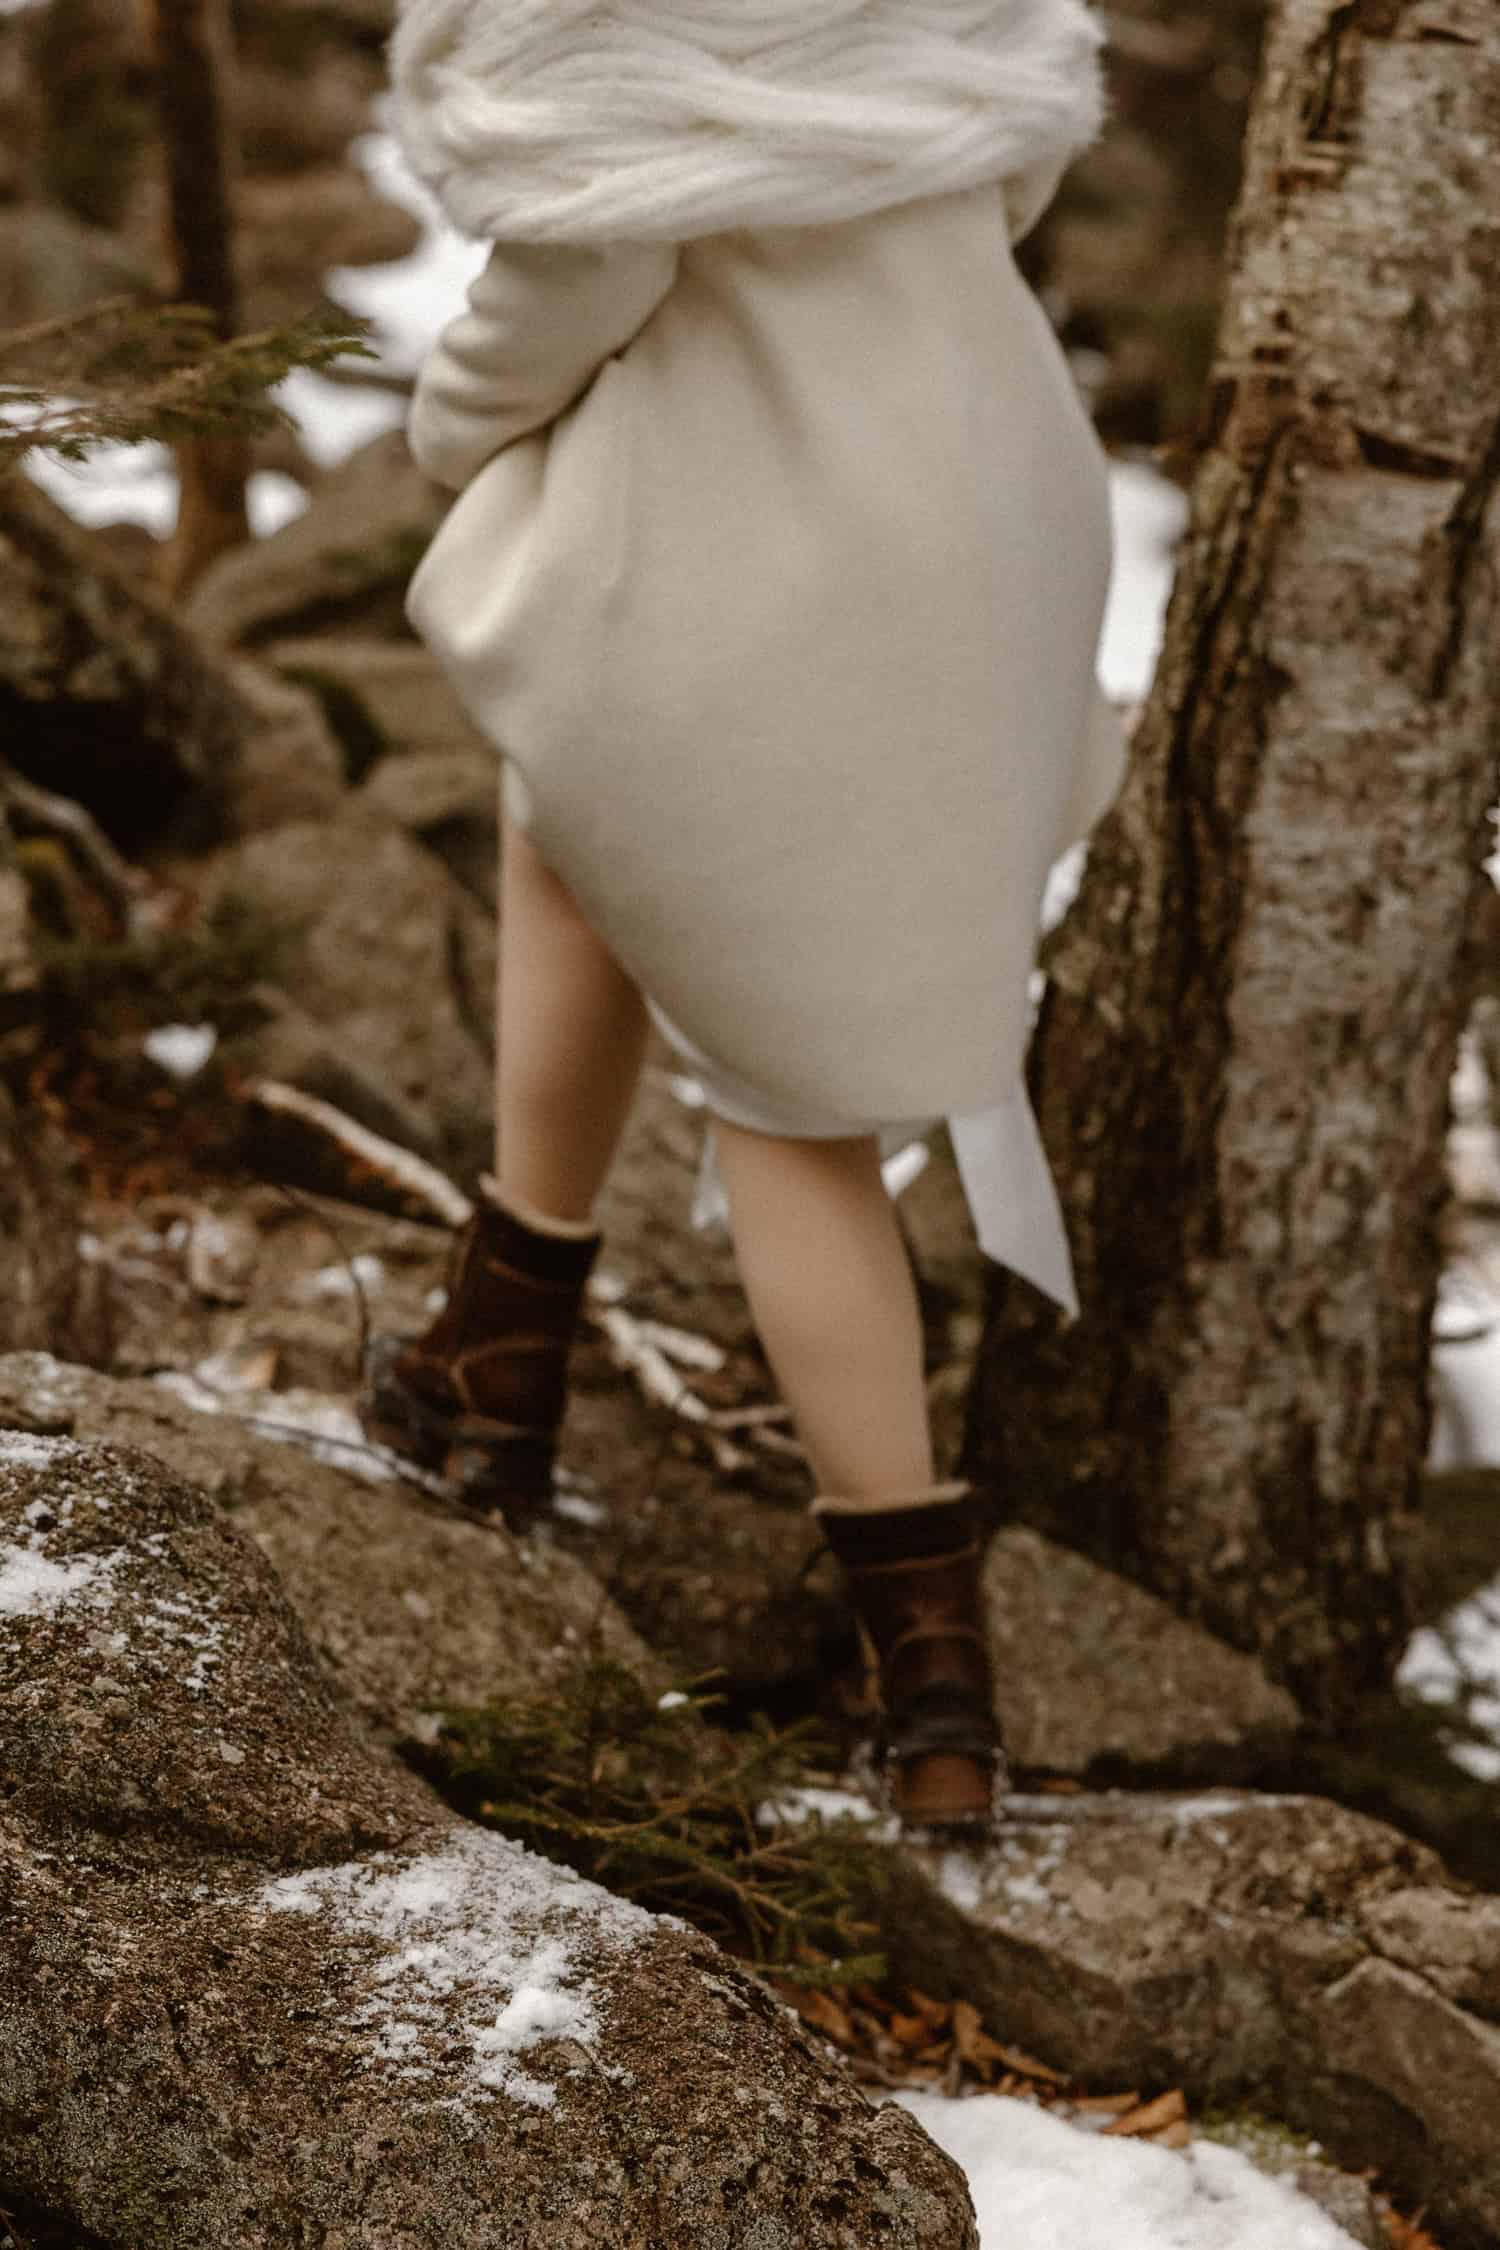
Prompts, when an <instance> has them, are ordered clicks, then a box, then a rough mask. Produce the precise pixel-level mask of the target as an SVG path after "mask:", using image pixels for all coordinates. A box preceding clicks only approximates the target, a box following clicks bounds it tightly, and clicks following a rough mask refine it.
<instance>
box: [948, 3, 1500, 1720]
mask: <svg viewBox="0 0 1500 2250" xmlns="http://www.w3.org/2000/svg"><path fill="white" fill-rule="evenodd" d="M1246 153H1247V163H1246V185H1245V192H1244V196H1243V198H1242V201H1241V205H1240V207H1239V210H1238V213H1237V216H1236V222H1235V226H1234V230H1233V238H1232V247H1231V283H1230V291H1229V305H1228V310H1227V313H1226V318H1225V325H1224V330H1223V333H1222V335H1221V339H1220V347H1219V355H1218V362H1217V368H1216V377H1215V384H1214V391H1213V412H1212V417H1211V428H1210V430H1209V431H1208V432H1207V433H1206V443H1205V449H1204V452H1203V456H1202V459H1201V463H1200V467H1199V470H1198V474H1197V478H1196V484H1195V489H1194V494H1193V507H1192V515H1191V521H1190V526H1189V531H1188V535H1187V541H1186V546H1185V550H1184V553H1183V556H1182V562H1181V568H1180V571H1179V576H1178V583H1177V587H1176V591H1175V594H1174V598H1173V602H1172V607H1171V612H1170V615H1169V619H1168V625H1167V638H1166V646H1165V649H1164V653H1163V656H1162V661H1161V665H1160V670H1159V673H1158V677H1157V681H1156V685H1155V689H1154V692H1153V694H1152V697H1151V699H1150V702H1149V704H1148V706H1147V709H1146V711H1145V713H1144V715H1143V718H1142V720H1141V723H1140V725H1139V727H1138V730H1137V733H1136V737H1135V741H1134V744H1133V746H1132V757H1131V764H1130V771H1129V774H1128V777H1127V780H1126V784H1125V787H1124V789H1123V791H1122V794H1121V797H1120V800H1119V802H1118V804H1117V806H1116V808H1115V809H1114V811H1113V812H1112V813H1111V815H1110V816H1109V817H1108V819H1107V820H1106V821H1105V823H1104V824H1103V825H1102V827H1101V829H1100V830H1099V832H1098V834H1097V836H1096V839H1095V843H1094V846H1093V849H1092V853H1091V858H1090V864H1089V868H1088V871H1087V875H1086V878H1085V882H1084V886H1083V889H1082V892H1081V894H1080V898H1079V900H1078V903H1077V905H1076V907H1075V910H1074V912H1073V913H1072V915H1071V916H1070V918H1069V920H1068V922H1067V923H1066V925H1065V927H1064V929H1063V930H1062V932H1061V933H1059V939H1058V942H1057V943H1056V945H1055V947H1054V950H1053V954H1052V958H1051V960H1050V963H1049V967H1050V970H1051V979H1050V983H1049V986H1048V990H1047V994H1046V997H1045V1001H1044V1004H1043V1008H1042V1012H1041V1018H1040V1021H1039V1025H1038V1030H1037V1036H1036V1040H1035V1044H1034V1048H1033V1055H1032V1084H1033V1090H1034V1093H1035V1095H1036V1097H1037V1100H1038V1105H1039V1111H1040V1115H1041V1120H1042V1127H1043V1132H1044V1135H1045V1138H1046V1140H1047V1143H1048V1146H1049V1149H1050V1151H1051V1154H1052V1157H1053V1160H1054V1163H1055V1165H1056V1168H1057V1173H1058V1177H1059V1184H1060V1188H1061V1192H1062V1195H1063V1198H1064V1202H1065V1206H1066V1208H1067V1211H1068V1216H1069V1223H1070V1228H1071V1232H1072V1236H1073V1241H1074V1247H1075V1252H1076V1257H1077V1264H1078V1272H1079V1279H1080V1284H1081V1293H1082V1298H1083V1302H1084V1305H1085V1308H1086V1311H1085V1315H1084V1318H1083V1320H1082V1322H1081V1323H1080V1324H1079V1325H1078V1326H1077V1327H1076V1328H1075V1329H1074V1331H1073V1332H1072V1333H1071V1334H1069V1335H1066V1336H1064V1335H1061V1334H1060V1333H1059V1331H1058V1328H1057V1325H1056V1323H1055V1322H1054V1320H1053V1319H1052V1318H1051V1316H1050V1315H1049V1314H1048V1313H1047V1312H1045V1311H1044V1310H1042V1309H1041V1308H1039V1306H1038V1303H1037V1300H1036V1299H1035V1298H1034V1297H1033V1296H1031V1295H1030V1294H1029V1293H1027V1292H1025V1291H1023V1290H1022V1289H1021V1287H1020V1286H1019V1285H1014V1286H1010V1287H1007V1286H1006V1285H1005V1284H1004V1283H1003V1281H1000V1280H997V1283H996V1295H995V1300H994V1302H993V1304H992V1308H991V1317H990V1321H989V1324H988V1331H987V1337H986V1342H985V1347H984V1350H983V1352H982V1354H981V1361H980V1367H979V1373H978V1378H977V1382H976V1387H975V1392H974V1395H973V1399H972V1402H971V1417H970V1433H969V1446H968V1458H969V1461H970V1464H971V1466H973V1467H976V1468H977V1469H979V1470H980V1471H981V1473H983V1474H984V1475H986V1476H987V1477H988V1478H989V1479H990V1480H991V1481H992V1483H993V1485H994V1487H995V1489H996V1490H997V1492H998V1494H999V1495H1000V1498H1001V1505H1002V1506H1003V1507H1004V1509H1005V1510H1006V1512H1007V1513H1009V1514H1012V1515H1019V1516H1023V1517H1025V1518H1026V1519H1027V1520H1029V1521H1031V1522H1032V1523H1034V1524H1035V1525H1036V1526H1037V1527H1038V1528H1040V1529H1042V1530H1045V1531H1048V1532H1051V1533H1053V1534H1054V1535H1055V1536H1059V1537H1061V1538H1063V1539H1065V1540H1068V1541H1071V1542H1072V1543H1074V1544H1076V1545H1079V1546H1081V1547H1083V1548H1085V1549H1087V1550H1088V1551H1090V1552H1092V1553H1093V1554H1095V1555H1096V1556H1097V1557H1098V1558H1099V1559H1100V1560H1103V1561H1105V1562H1107V1563H1109V1564H1111V1565H1112V1566H1113V1567H1115V1568H1117V1569H1121V1570H1123V1571H1125V1572H1127V1573H1129V1574H1133V1575H1135V1576H1137V1577H1139V1578H1141V1579H1142V1580H1143V1581H1145V1582H1146V1583H1147V1584H1149V1585H1150V1586H1152V1587H1153V1588H1154V1589H1155V1590H1157V1591H1158V1592H1160V1593H1162V1594H1163V1595H1165V1596H1166V1597H1167V1598H1168V1599H1169V1600H1170V1601H1172V1602H1173V1603H1174V1605H1175V1606H1177V1607H1178V1608H1179V1609H1181V1610H1182V1611H1184V1612H1185V1613H1187V1614H1189V1615H1192V1616H1195V1617H1198V1618H1200V1619H1202V1620H1203V1621H1205V1622H1207V1623H1208V1624H1210V1625H1211V1626H1212V1627H1213V1628H1214V1629H1215V1630H1216V1631H1218V1632H1219V1633H1221V1634H1222V1635H1223V1636H1224V1637H1225V1638H1227V1639H1229V1640H1231V1641H1233V1642H1235V1643H1237V1644H1238V1645H1239V1646H1241V1647H1245V1648H1249V1649H1254V1650H1257V1651H1259V1652H1260V1653H1261V1654H1262V1655H1263V1656H1264V1658H1265V1660H1266V1661H1267V1662H1268V1664H1269V1665H1270V1667H1271V1669H1272V1670H1273V1671H1274V1672H1275V1673H1276V1674H1278V1675H1279V1676H1280V1677H1281V1678H1282V1679H1283V1680H1284V1681H1286V1682H1287V1683H1288V1684H1289V1685H1290V1686H1291V1687H1292V1688H1293V1689H1294V1691H1295V1692H1297V1693H1298V1694H1299V1695H1300V1696H1301V1697H1302V1698H1303V1700H1304V1702H1305V1703H1306V1705H1307V1706H1308V1707H1309V1708H1310V1709H1312V1710H1314V1711H1316V1712H1318V1713H1321V1714H1322V1715H1324V1716H1325V1717H1326V1716H1329V1715H1331V1714H1333V1713H1336V1712H1337V1711H1339V1710H1340V1709H1342V1708H1343V1707H1344V1705H1345V1703H1346V1701H1347V1700H1348V1698H1349V1697H1350V1696H1351V1695H1352V1694H1354V1693H1355V1692H1356V1691H1358V1690H1359V1689H1360V1688H1361V1687H1362V1686H1364V1685H1366V1684H1369V1683H1371V1682H1375V1681H1378V1680H1379V1679H1380V1678H1381V1677H1382V1675H1383V1674H1385V1673H1386V1672H1387V1671H1388V1669H1389V1666H1390V1664H1391V1662H1392V1660H1393V1658H1394V1655H1395V1653H1396V1651H1397V1650H1398V1648H1399V1647H1400V1645H1401V1642H1402V1639H1403V1635H1404V1628H1405V1615H1404V1601H1403V1595H1402V1584H1401V1581H1402V1569H1401V1556H1402V1551H1403V1548H1404V1546H1405V1543H1406V1536H1407V1534H1408V1532H1409V1530H1410V1517H1411V1511H1412V1508H1413V1505H1414V1495H1415V1484H1416V1475H1417V1470H1418V1466H1419V1463H1420V1460H1421V1457H1422V1452H1423V1445H1424V1438H1425V1432H1426V1422H1427V1407H1426V1400H1425V1394H1424V1381H1425V1366H1426V1357H1427V1337H1428V1326H1429V1319H1430V1313H1431V1306H1432V1299H1433V1292H1434V1288H1435V1281H1436V1260H1437V1250H1436V1243H1435V1238H1434V1226H1433V1221H1434V1216H1435V1210H1436V1206H1437V1203H1438V1199H1439V1196H1440V1193H1441V1173H1440V1148H1441V1138H1442V1131H1443V1125H1444V1118H1445V1107H1446V1093H1447V1086H1448V1079H1449V1074H1450V1069H1451V1064H1452V1059H1453V1054H1454V1046H1455V1040H1456V1036H1457V1032H1458V1029H1459V1025H1460V1022H1461V1020H1462V1017H1463V1014H1464V1009H1465V1001H1466V996H1467V993H1468V990H1469V984H1470V978H1469V974H1468V969H1467V958H1468V950H1469V942H1470V935H1471V932H1472V930H1473V928H1474V925H1475V921H1476V916H1477V913H1478V910H1479V905H1480V901H1481V899H1482V898H1483V896H1484V893H1485V888H1486V878H1485V877H1484V875H1483V874H1482V872H1481V861H1482V858H1483V855H1484V852H1485V850H1486V848H1487V844H1488V840H1489V838H1488V828H1487V823H1486V811H1487V808H1488V806H1489V805H1490V804H1491V803H1492V801H1493V800H1494V798H1495V796H1496V793H1497V784H1496V771H1495V768H1496V730H1497V720H1500V618H1497V607H1500V604H1497V597H1496V568H1495V565H1496V551H1497V518H1496V511H1495V507H1494V504H1493V501H1494V491H1495V486H1496V482H1497V479H1500V233H1497V231H1496V228H1495V225H1494V217H1493V203H1492V183H1493V181H1494V178H1495V176H1496V168H1497V166H1500V16H1497V14H1496V13H1495V11H1494V9H1493V7H1492V6H1491V5H1489V4H1488V0H1360V4H1358V5H1355V4H1342V5H1336V4H1334V0H1283V4H1282V5H1281V6H1280V7H1278V9H1277V10H1276V13H1275V16H1274V18H1273V22H1272V25H1271V29H1270V33H1269V38H1268V44H1267V49H1266V56H1265V63H1264V70H1263V77H1262V83H1261V86H1260V89H1259V93H1258V97H1257V102H1256V106H1255V111H1254V115H1253V119H1252V124H1251V130H1250V136H1249V142H1248V147H1247V152H1246Z"/></svg>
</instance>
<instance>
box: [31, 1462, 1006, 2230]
mask: <svg viewBox="0 0 1500 2250" xmlns="http://www.w3.org/2000/svg"><path fill="white" fill-rule="evenodd" d="M0 1587H3V1590H4V1598H5V1603H6V1610H7V1615H6V1628H7V1629H6V1632H5V1634H4V1636H3V1639H0V1744H3V1756H0V1804H3V1812H0V1904H3V1911H0V2173H3V2176H4V2178H5V2180H6V2182H7V2192H6V2202H7V2206H8V2207H9V2206H11V2203H12V2194H14V2197H15V2200H16V2201H17V2202H19V2203H20V2205H21V2207H22V2209H23V2210H24V2211H25V2212H26V2214H27V2217H28V2219H30V2217H31V2216H32V2215H33V2214H34V2215H35V2217H36V2218H37V2219H38V2220H39V2221H40V2222H42V2224H43V2225H44V2226H46V2227H47V2228H48V2229H49V2231H52V2232H55V2233H56V2234H57V2235H58V2236H59V2237H60V2238H61V2239H64V2240H67V2241H70V2242H84V2241H87V2242H90V2243H100V2244H109V2245H110V2246H111V2250H245V2246H246V2245H248V2244H252V2243H253V2244H255V2245H257V2246H258V2250H281V2246H286V2250H291V2246H292V2245H305V2244H308V2243H312V2242H318V2243H323V2244H329V2245H331V2244H333V2243H338V2244H341V2245H344V2246H346V2250H389V2246H390V2245H392V2244H394V2243H397V2242H399V2243H401V2244H402V2245H403V2246H405V2250H424V2246H428V2245H430V2246H431V2250H448V2246H449V2245H450V2244H454V2243H463V2244H465V2245H467V2246H471V2250H666V2245H669V2244H670V2245H671V2246H672V2250H863V2246H864V2245H866V2244H870V2243H875V2242H878V2243H880V2244H882V2245H883V2246H887V2250H977V2242H978V2237H977V2234H976V2232H975V2228H974V2220H973V2214H972V2209H971V2207H970V2204H969V2199H968V2194H967V2191H966V2189H965V2186H964V2183H963V2179H962V2176H961V2175H960V2173H959V2172H958V2169H957V2167H956V2166H955V2165H954V2164H952V2163H951V2162H950V2160H949V2159H948V2158H947V2157H945V2156H944V2155H942V2154H941V2152H940V2151H939V2150H938V2149H937V2148H935V2147H934V2146H933V2144H932V2143H931V2142H930V2141H929V2140H928V2139H927V2138H926V2136H925V2135H924V2134H923V2133H922V2132H921V2130H920V2129H919V2128H918V2126H917V2125H916V2124H915V2122H914V2121H913V2120H912V2119H911V2118H909V2117H908V2116H906V2115H905V2113H904V2112H902V2111H899V2110H896V2109H884V2110H875V2109H872V2108H871V2106H870V2105H869V2104H868V2103H867V2102H866V2101H865V2100H864V2098H863V2096H862V2095H861V2094H860V2093H859V2091H858V2090H857V2088H855V2087H854V2086H853V2085H852V2084H851V2083H850V2082H849V2081H848V2080H847V2079H846V2078H845V2077H844V2075H843V2073H842V2072H841V2070H840V2069H839V2068H838V2066H837V2065H836V2064H834V2063H833V2062H831V2061H830V2060H829V2059H828V2058H827V2055H826V2053H825V2051H824V2050H823V2049H822V2048H821V2047H820V2046H819V2045H818V2044H817V2043H816V2042H815V2041H814V2040H813V2039H812V2038H811V2037H810V2036H809V2035H808V2034H806V2033H804V2032H803V2031H802V2029H801V2028H800V2026H799V2025H798V2024H797V2023H796V2022H795V2020H794V2019H793V2017H792V2016H791V2014H790V2012H789V2011H788V2010H786V2009H783V2008H781V2007H778V2006H777V2004H776V2003H775V2002H774V2001H773V2000H772V1998H771V1996H770V1995H769V1994H768V1993H767V1992H766V1990H765V1988H764V1987H763V1986H762V1985H760V1984H758V1983H757V1982H756V1981H755V1980H754V1979H753V1978H751V1977H750V1976H748V1975H746V1974H745V1973H744V1971H743V1970H741V1969H740V1968H739V1967H738V1965H737V1964H736V1963H734V1962H732V1961H731V1960H729V1959H728V1958H727V1957H726V1956H725V1955H723V1954H721V1953H719V1952H718V1950H717V1949H716V1948H715V1947H714V1946H712V1945H711V1944H709V1943H708V1941H707V1940H706V1939H704V1938H701V1937H699V1936H698V1935H697V1934H696V1933H695V1932H693V1931H690V1930H688V1929H687V1928H685V1927H684V1925H682V1924H681V1923H678V1922H675V1921H672V1920H670V1919H665V1918H663V1919H658V1918H656V1917H654V1916H651V1915H649V1914H646V1913H644V1912H643V1911H642V1910H641V1909H639V1908H637V1907H633V1906H629V1905H626V1904H625V1903H624V1902H622V1901H620V1900H618V1899H612V1898H611V1897H609V1895H608V1894H607V1893H605V1892H603V1891H600V1890H598V1889H597V1888H596V1887H595V1886H594V1885H593V1884H590V1883H586V1882H584V1881H582V1880H581V1879H580V1878H578V1877H576V1876H573V1875H571V1874H570V1873H568V1872H567V1871H565V1870H564V1869H561V1868H557V1867H553V1866H551V1865H550V1864H549V1863H547V1862H546V1861H543V1860H540V1859H537V1858H535V1857H534V1856H533V1855H531V1854H530V1853H528V1852H525V1851H523V1850H522V1849H521V1848H520V1847H519V1846H518V1845H515V1844H512V1843H511V1842H510V1841H509V1840H508V1839H507V1838H505V1837H503V1836H500V1835H498V1834H496V1833H495V1832H493V1831H491V1830H481V1829H477V1828H472V1827H469V1826H468V1825H467V1824H465V1823H463V1822H461V1821H459V1820H457V1819H456V1818H454V1816H453V1815H451V1814H450V1813H448V1812H447V1811H446V1810H445V1809H444V1808H443V1807H442V1806H441V1805H440V1804H439V1803H438V1801H437V1800H436V1798H434V1797H432V1796H430V1795H429V1794H428V1793H427V1792H426V1791H425V1790H424V1789H423V1788H422V1786H421V1785H420V1784H419V1783H418V1782H417V1781H416V1780H415V1778H414V1777H413V1776H411V1775H410V1774H408V1773H406V1772H404V1771H403V1770H402V1768H401V1767H400V1766H399V1765H398V1764H397V1763H396V1762H395V1760H394V1759H392V1758H390V1757H389V1756H387V1755H385V1754H384V1753H382V1752H381V1751H379V1750H378V1749H377V1748H376V1747H375V1745H374V1744H373V1742H372V1741H371V1740H370V1739H369V1738H368V1737H366V1736H365V1735H364V1734H363V1732H362V1730H361V1729H360V1727H359V1725H358V1723H357V1721H356V1718H355V1716H354V1713H353V1711H352V1709H351V1707H350V1706H349V1704H348V1703H347V1702H346V1701H345V1700H344V1698H343V1697H342V1696H341V1695H340V1694H339V1693H338V1691H337V1690H336V1688H335V1686H334V1683H333V1682H332V1680H331V1679H330V1677H329V1676H328V1674H327V1673H326V1672H325V1671H324V1670H323V1669H322V1667H321V1665H320V1664H319V1662H318V1660H317V1658H316V1656H315V1655H314V1652H313V1649H312V1647H311V1646H310V1644H309V1642H308V1639H307V1636H306V1634H305V1633H304V1632H303V1629H302V1627H301V1625H300V1624H299V1623H298V1621H297V1619H296V1617H295V1615H294V1613H293V1611H292V1609H291V1608H290V1606H289V1604H288V1603H287V1601H286V1599H285V1597H284V1595H283V1594H282V1592H281V1590H280V1588H279V1586H278V1584H277V1581H276V1577H275V1574H274V1572H273V1570H272V1568H271V1566H270V1564H269V1563H268V1562H267V1561H266V1560H265V1559H264V1557H263V1556H261V1555H259V1554H258V1553H257V1552H256V1550H255V1548H254V1546H253V1545H252V1544H251V1542H250V1541H249V1540H248V1539H247V1538H246V1537H245V1536H244V1535H243V1534H242V1533H241V1532H239V1531H238V1530H237V1529H235V1528H234V1527H233V1526H232V1525H231V1524H230V1523H229V1522H228V1520H227V1518H226V1517H225V1516H224V1515H223V1514H222V1513H221V1512H220V1510H219V1509H218V1508H217V1507H216V1506H215V1505H214V1503H213V1502H212V1501H210V1500H208V1499H207V1498H206V1497H205V1496H204V1494H203V1493H202V1492H201V1491H198V1490H196V1489H195V1488H194V1487H193V1486H191V1485H188V1484H185V1483H182V1482H180V1481H178V1480H177V1479H175V1478H173V1477H170V1476H168V1475H167V1474H166V1472H165V1471H163V1470H162V1469H161V1468H160V1467H159V1466H158V1465H157V1464H156V1463H155V1462H154V1461H152V1460H151V1459H150V1458H149V1457H148V1456H147V1455H145V1454H143V1453H127V1452H124V1451H114V1450H112V1449H110V1448H106V1447H100V1446H86V1445H81V1444H79V1443H77V1442H76V1441H75V1440H73V1439H71V1438H67V1437H64V1436H61V1435H55V1434H54V1435H48V1434H46V1433H43V1432H38V1431H36V1430H32V1431H29V1432H20V1433H11V1434H9V1435H6V1434H4V1433H3V1432H0ZM38 2231H40V2229H39V2230H38Z"/></svg>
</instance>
